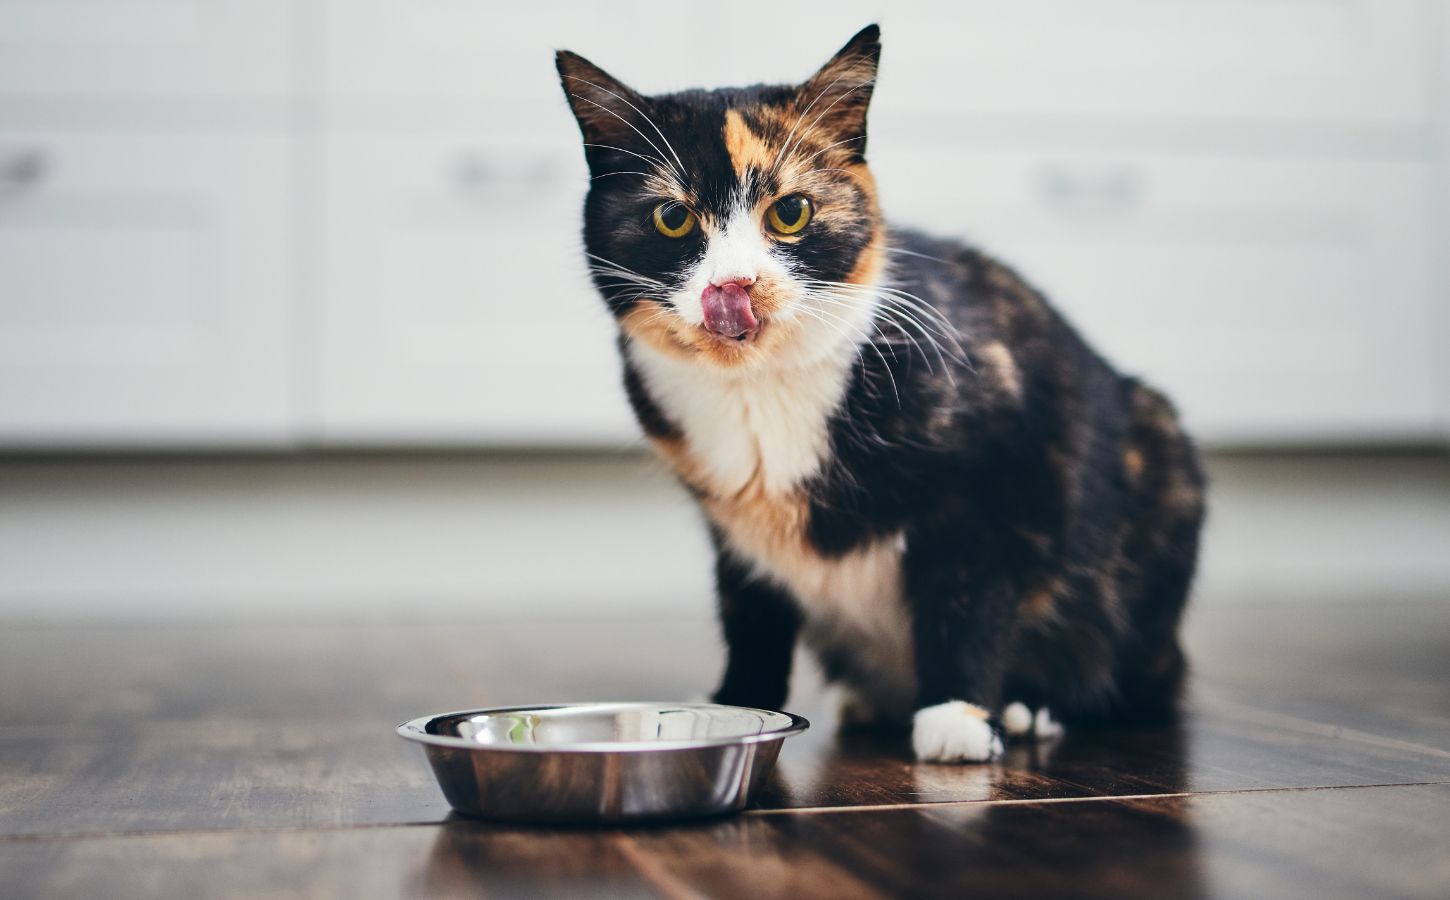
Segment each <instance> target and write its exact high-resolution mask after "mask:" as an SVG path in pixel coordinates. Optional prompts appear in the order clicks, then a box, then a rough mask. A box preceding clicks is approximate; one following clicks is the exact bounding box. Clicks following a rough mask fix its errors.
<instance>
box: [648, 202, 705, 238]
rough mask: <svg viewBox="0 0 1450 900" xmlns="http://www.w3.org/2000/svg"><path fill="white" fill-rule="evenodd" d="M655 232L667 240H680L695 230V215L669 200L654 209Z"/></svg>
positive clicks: (686, 208)
mask: <svg viewBox="0 0 1450 900" xmlns="http://www.w3.org/2000/svg"><path fill="white" fill-rule="evenodd" d="M655 230H656V231H658V232H659V233H660V234H662V235H664V236H665V237H667V238H682V237H684V236H685V235H687V234H689V233H690V232H692V231H694V230H695V214H694V213H692V212H690V208H689V207H688V206H685V205H684V204H683V203H676V202H675V201H673V200H671V201H669V202H668V203H661V204H660V205H659V206H656V207H655Z"/></svg>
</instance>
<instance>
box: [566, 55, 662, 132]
mask: <svg viewBox="0 0 1450 900" xmlns="http://www.w3.org/2000/svg"><path fill="white" fill-rule="evenodd" d="M554 65H555V67H557V68H558V70H559V83H560V84H561V85H563V87H564V96H565V97H567V98H569V108H570V109H572V110H573V111H574V118H576V119H578V120H579V131H580V132H581V133H582V134H583V135H584V143H586V144H607V145H611V146H627V145H628V143H629V141H630V138H631V137H635V136H637V134H638V132H637V131H636V129H638V128H642V127H643V125H644V123H645V122H646V121H647V119H646V113H645V112H644V111H645V110H646V109H647V108H648V106H649V101H647V100H645V98H644V97H641V96H640V95H639V94H638V93H636V92H635V91H633V90H631V89H630V88H628V87H626V86H625V85H624V84H623V83H622V82H621V81H620V80H619V79H617V78H615V77H614V76H613V75H610V74H609V73H608V72H606V71H604V70H603V69H601V68H599V67H598V66H596V65H595V64H594V63H592V62H590V61H589V60H587V59H585V58H584V57H582V56H580V55H579V54H577V53H570V52H569V51H568V50H560V51H559V52H558V53H556V54H555V55H554Z"/></svg>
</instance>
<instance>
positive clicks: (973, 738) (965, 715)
mask: <svg viewBox="0 0 1450 900" xmlns="http://www.w3.org/2000/svg"><path fill="white" fill-rule="evenodd" d="M911 746H912V749H913V750H915V751H916V758H917V759H920V760H923V761H925V762H986V761H987V760H990V759H995V758H996V757H998V756H1001V755H1002V740H1001V738H999V737H997V735H996V734H995V733H994V732H993V731H992V726H991V725H990V724H988V722H987V711H986V710H984V709H982V708H981V707H980V706H976V705H974V704H971V703H967V702H966V701H964V700H948V701H947V702H946V703H938V704H937V705H936V706H928V707H926V708H925V709H921V710H918V711H917V713H916V718H915V720H914V722H913V723H912V728H911Z"/></svg>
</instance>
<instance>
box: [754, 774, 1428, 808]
mask: <svg viewBox="0 0 1450 900" xmlns="http://www.w3.org/2000/svg"><path fill="white" fill-rule="evenodd" d="M1442 785H1450V781H1395V782H1385V783H1382V784H1326V785H1311V786H1308V787H1305V786H1300V787H1265V788H1232V789H1228V790H1222V791H1177V792H1173V793H1159V794H1109V795H1103V796H1098V797H1037V798H1028V797H1024V798H1021V799H1013V800H938V801H935V802H931V803H880V804H877V805H875V806H803V807H797V808H794V809H747V810H745V811H744V812H743V813H741V815H745V816H788V815H819V814H823V813H841V812H868V811H891V810H903V809H922V808H924V807H937V806H1043V805H1049V804H1052V805H1057V804H1063V803H1102V802H1104V801H1109V802H1111V801H1122V800H1154V799H1166V798H1173V797H1180V798H1181V797H1222V796H1227V795H1234V794H1288V793H1302V792H1307V791H1342V790H1364V789H1372V788H1391V787H1394V788H1403V787H1439V786H1442Z"/></svg>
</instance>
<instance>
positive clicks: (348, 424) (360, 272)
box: [321, 121, 633, 445]
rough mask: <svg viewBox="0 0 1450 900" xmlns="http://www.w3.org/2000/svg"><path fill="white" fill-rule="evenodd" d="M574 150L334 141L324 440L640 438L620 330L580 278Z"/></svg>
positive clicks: (328, 167)
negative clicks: (617, 338)
mask: <svg viewBox="0 0 1450 900" xmlns="http://www.w3.org/2000/svg"><path fill="white" fill-rule="evenodd" d="M560 126H561V127H560V129H559V130H560V131H561V132H563V131H564V129H565V128H572V125H571V124H570V123H569V122H567V121H565V122H562V123H560ZM575 143H576V141H575V140H574V139H572V138H570V136H569V135H568V134H567V133H562V134H560V135H559V138H558V140H556V141H554V142H552V143H549V144H544V145H540V144H538V143H536V142H511V141H509V140H508V139H505V138H501V137H489V136H484V135H477V136H473V137H471V138H464V137H450V138H441V137H427V136H418V135H414V136H408V137H378V136H365V135H356V134H349V135H333V136H330V137H329V138H328V139H327V141H326V147H325V151H324V154H323V172H324V181H323V216H322V234H323V253H322V301H323V305H322V315H323V324H324V327H323V343H322V347H321V350H322V357H321V379H322V392H321V418H322V422H321V425H322V437H323V439H325V440H327V441H334V442H344V443H355V442H362V443H409V442H423V443H438V442H442V443H462V442H468V443H482V444H490V443H550V442H563V443H580V442H582V443H593V444H606V445H608V444H617V443H619V442H621V441H624V440H628V439H629V438H630V436H631V435H632V434H633V431H632V429H631V419H630V418H629V415H628V411H627V409H626V406H625V401H624V396H623V391H622V389H621V388H620V387H619V379H618V376H617V373H618V370H619V363H618V361H617V358H616V354H615V349H614V333H615V329H614V324H613V320H612V319H611V318H610V316H609V315H608V314H607V312H606V311H605V309H604V306H603V304H602V303H601V301H600V300H599V299H598V297H597V296H596V295H595V293H594V290H593V288H592V287H591V286H590V285H589V283H588V281H587V279H586V278H585V270H584V260H583V254H582V251H581V248H580V240H579V228H580V224H579V223H580V209H581V198H582V195H583V188H584V185H585V184H586V182H587V178H586V175H585V171H584V163H583V157H582V153H581V152H580V151H579V148H578V147H577V146H575Z"/></svg>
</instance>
